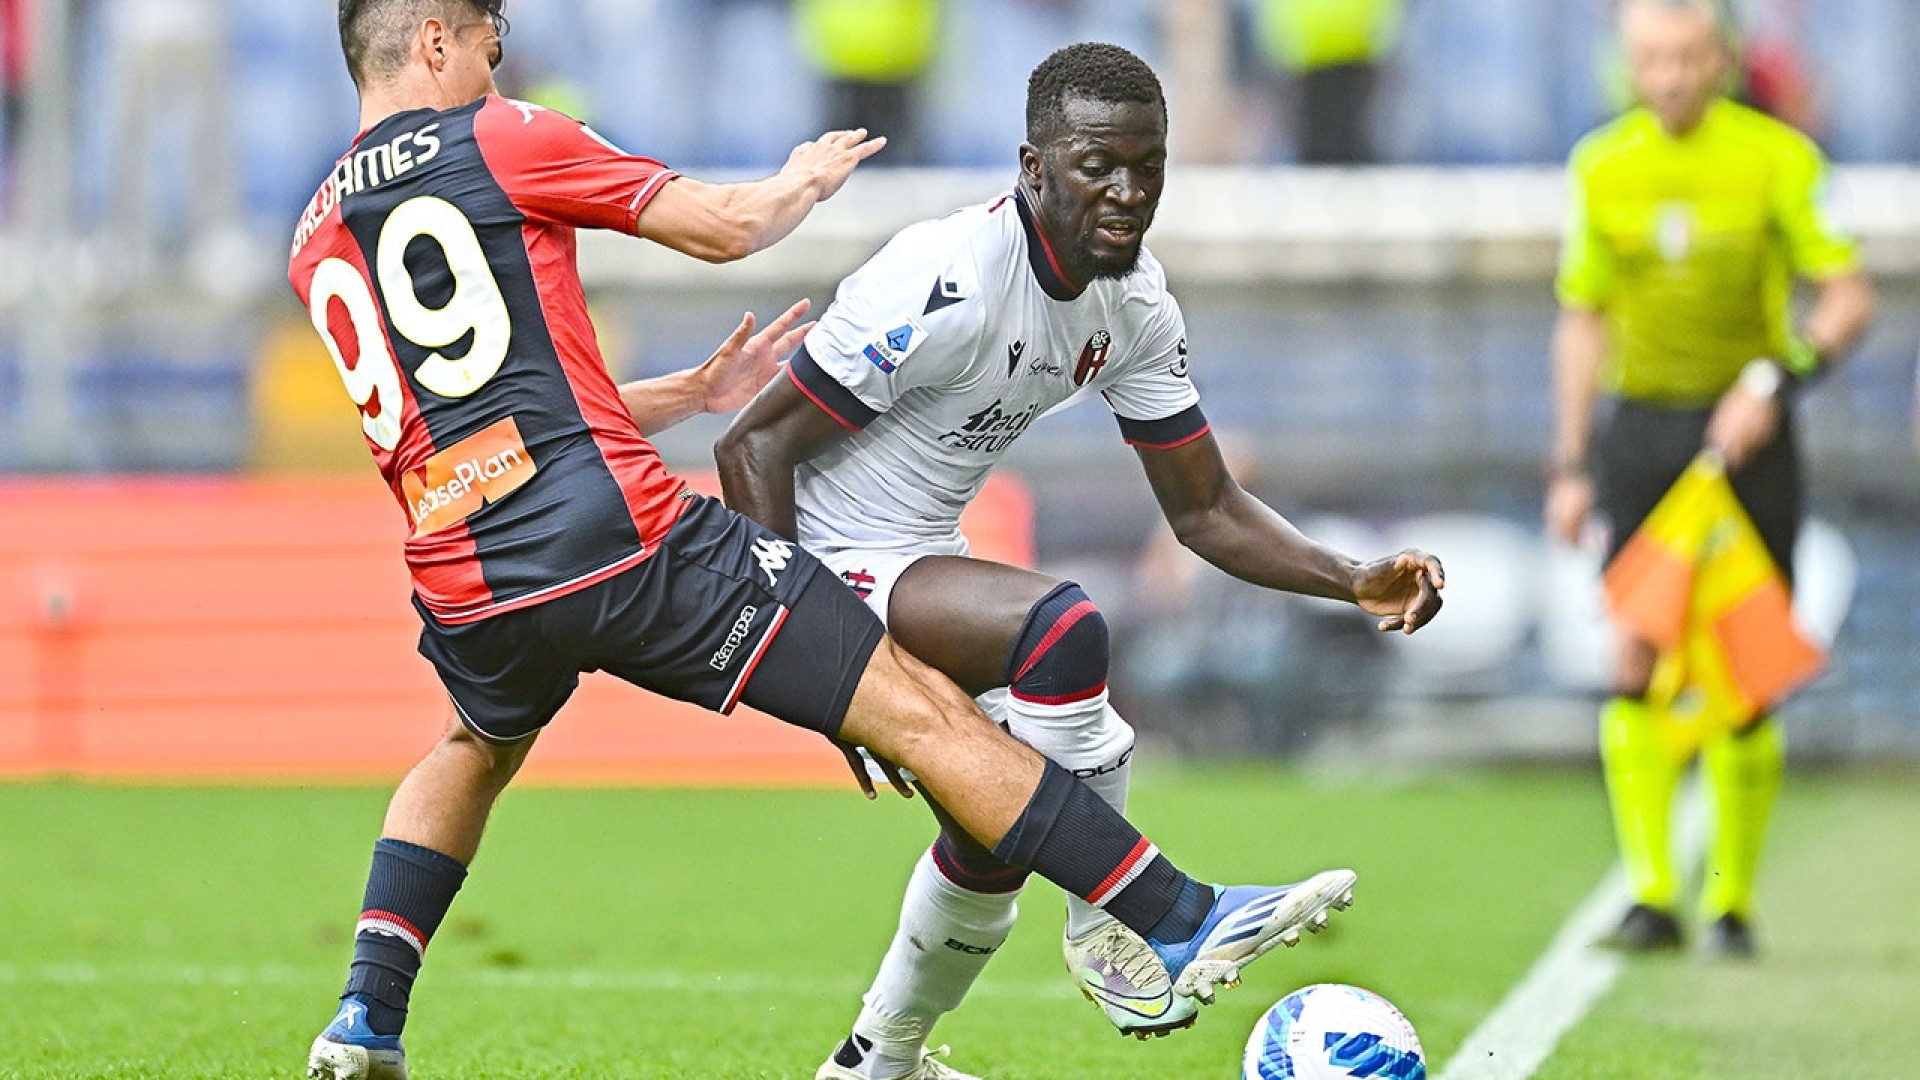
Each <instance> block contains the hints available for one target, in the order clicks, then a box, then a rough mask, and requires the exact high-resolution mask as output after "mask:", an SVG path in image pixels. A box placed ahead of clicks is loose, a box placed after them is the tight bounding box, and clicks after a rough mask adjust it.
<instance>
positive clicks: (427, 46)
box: [419, 19, 448, 70]
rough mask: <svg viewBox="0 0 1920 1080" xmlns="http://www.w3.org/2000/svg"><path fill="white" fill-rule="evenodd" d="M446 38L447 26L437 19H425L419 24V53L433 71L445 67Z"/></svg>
mask: <svg viewBox="0 0 1920 1080" xmlns="http://www.w3.org/2000/svg"><path fill="white" fill-rule="evenodd" d="M447 37H448V35H447V24H446V23H443V22H441V21H440V20H439V19H426V20H424V21H422V22H421V23H420V32H419V38H420V51H421V52H422V53H423V54H424V55H425V56H426V60H427V63H428V64H431V65H432V66H433V67H434V69H435V70H438V69H440V68H442V67H445V66H446V63H447Z"/></svg>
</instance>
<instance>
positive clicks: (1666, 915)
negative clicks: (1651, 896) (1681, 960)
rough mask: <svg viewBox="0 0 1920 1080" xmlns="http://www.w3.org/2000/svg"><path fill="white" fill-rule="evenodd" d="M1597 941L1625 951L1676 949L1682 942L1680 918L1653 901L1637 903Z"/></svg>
mask: <svg viewBox="0 0 1920 1080" xmlns="http://www.w3.org/2000/svg"><path fill="white" fill-rule="evenodd" d="M1597 944H1598V945H1599V946H1600V947H1601V948H1603V949H1612V950H1613V951H1615V952H1623V953H1656V952H1673V951H1674V950H1676V949H1678V948H1679V947H1680V945H1681V936H1680V920H1678V919H1676V918H1674V917H1673V913H1672V912H1670V911H1664V910H1662V909H1660V908H1657V907H1654V906H1652V905H1651V904H1635V905H1633V906H1632V907H1630V908H1628V909H1627V913H1626V914H1625V915H1624V916H1622V917H1621V919H1620V925H1619V926H1616V927H1614V928H1613V931H1612V932H1611V933H1609V934H1607V935H1606V936H1605V937H1602V938H1601V939H1600V940H1599V941H1598V942H1597Z"/></svg>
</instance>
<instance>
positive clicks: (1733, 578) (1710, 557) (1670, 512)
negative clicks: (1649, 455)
mask: <svg viewBox="0 0 1920 1080" xmlns="http://www.w3.org/2000/svg"><path fill="white" fill-rule="evenodd" d="M1606 592H1607V602H1608V604H1609V606H1610V607H1611V608H1612V610H1613V612H1614V616H1615V618H1616V619H1617V620H1618V621H1619V622H1620V623H1621V624H1622V625H1624V626H1626V627H1627V628H1629V629H1631V630H1632V631H1634V632H1635V633H1637V634H1639V635H1640V636H1641V637H1642V638H1644V639H1646V640H1647V641H1650V642H1652V643H1653V644H1654V645H1655V646H1656V647H1658V648H1659V650H1660V654H1661V655H1660V661H1659V663H1658V664H1657V665H1656V666H1655V669H1654V676H1653V683H1652V685H1651V687H1650V688H1649V690H1648V695H1647V696H1648V701H1649V703H1650V704H1653V705H1656V706H1663V707H1665V708H1666V709H1667V710H1669V711H1670V712H1672V713H1673V714H1674V719H1676V720H1683V721H1684V720H1691V721H1693V722H1692V723H1689V724H1687V725H1686V726H1687V727H1690V728H1692V729H1693V732H1694V735H1695V739H1697V740H1698V741H1696V742H1695V745H1696V746H1697V745H1698V743H1699V742H1704V741H1705V740H1706V739H1708V738H1711V737H1712V735H1713V734H1714V733H1716V732H1720V731H1727V730H1732V729H1735V728H1739V727H1743V726H1745V725H1746V724H1747V723H1748V722H1750V721H1751V720H1752V719H1753V718H1754V717H1755V716H1757V715H1759V714H1760V713H1761V712H1763V711H1765V710H1766V709H1767V708H1769V707H1770V706H1772V705H1773V704H1775V703H1776V702H1778V701H1779V700H1780V699H1781V698H1784V697H1785V696H1786V695H1787V694H1789V693H1791V692H1792V691H1794V690H1795V689H1797V688H1798V687H1800V686H1801V685H1803V684H1804V683H1806V682H1807V681H1808V680H1810V679H1812V678H1813V677H1814V676H1815V675H1817V674H1819V672H1820V668H1821V666H1822V665H1823V664H1824V663H1825V662H1826V654H1825V653H1824V651H1823V650H1822V649H1821V648H1820V647H1819V646H1817V645H1815V644H1814V643H1813V642H1812V641H1810V640H1809V639H1808V638H1807V636H1806V635H1805V634H1804V633H1802V632H1801V630H1800V628H1799V626H1798V624H1797V623H1796V622H1795V621H1794V617H1793V603H1792V599H1791V597H1790V596H1789V594H1788V592H1787V585H1786V581H1785V580H1784V579H1783V578H1782V577H1781V574H1780V569H1779V567H1777V566H1775V565H1774V563H1773V559H1772V557H1771V556H1769V555H1768V554H1767V548H1766V545H1765V544H1764V543H1763V542H1761V539H1760V533H1759V532H1758V530H1756V529H1755V528H1754V527H1753V521H1752V519H1750V518H1748V517H1747V514H1746V511H1745V510H1744V509H1742V508H1741V506H1740V501H1739V499H1737V498H1736V497H1735V496H1734V494H1733V485H1731V484H1730V483H1728V482H1727V472H1726V468H1725V466H1724V465H1722V464H1721V462H1720V459H1719V456H1718V455H1716V454H1713V453H1711V452H1708V453H1703V454H1701V455H1700V456H1699V457H1697V458H1695V459H1694V461H1693V463H1692V464H1691V465H1689V466H1688V467H1687V471H1686V472H1684V473H1682V474H1681V476H1680V479H1679V480H1677V481H1675V482H1674V485H1673V487H1672V488H1671V489H1669V490H1668V491H1667V493H1666V495H1664V496H1662V497H1661V500H1660V503H1659V505H1657V506H1655V507H1654V509H1653V513H1651V514H1649V515H1647V520H1646V521H1645V522H1643V523H1642V524H1641V526H1640V528H1639V530H1638V531H1637V532H1635V533H1634V534H1633V536H1632V537H1631V538H1629V539H1628V541H1627V544H1626V546H1625V547H1624V548H1622V549H1621V551H1620V554H1619V555H1618V556H1617V557H1615V559H1614V560H1613V562H1612V564H1611V565H1609V566H1608V567H1607V573H1606ZM1689 741H1693V740H1689Z"/></svg>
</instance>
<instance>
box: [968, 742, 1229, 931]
mask: <svg viewBox="0 0 1920 1080" xmlns="http://www.w3.org/2000/svg"><path fill="white" fill-rule="evenodd" d="M993 853H994V855H995V856H996V857H998V858H1000V859H1002V860H1004V861H1006V862H1009V863H1012V864H1013V865H1015V866H1024V867H1030V868H1032V869H1033V871H1034V872H1035V873H1037V874H1039V875H1040V876H1041V877H1044V878H1046V879H1047V880H1048V881H1051V882H1053V883H1054V884H1055V885H1058V886H1060V887H1061V888H1063V889H1066V890H1067V891H1068V892H1071V893H1072V894H1074V895H1075V896H1078V897H1080V898H1081V899H1083V900H1085V901H1086V902H1087V903H1089V904H1093V905H1095V906H1097V907H1101V908H1105V909H1106V912H1107V914H1109V915H1112V916H1113V917H1114V918H1116V919H1118V920H1120V922H1121V924H1122V925H1124V926H1126V928H1127V929H1129V930H1132V931H1133V932H1134V933H1136V934H1140V935H1141V936H1143V937H1144V936H1145V935H1146V934H1147V932H1148V931H1149V930H1151V929H1153V928H1154V927H1156V926H1158V925H1160V923H1161V921H1162V920H1163V919H1166V918H1167V916H1168V913H1169V912H1171V911H1173V909H1174V907H1175V906H1176V904H1177V903H1178V901H1179V900H1180V899H1181V896H1182V894H1183V892H1184V891H1185V890H1186V889H1187V888H1188V887H1189V886H1190V885H1192V886H1198V887H1200V888H1202V889H1205V888H1206V886H1204V885H1200V884H1199V883H1198V882H1196V881H1194V880H1193V879H1192V878H1190V877H1188V876H1187V875H1185V874H1183V873H1181V872H1180V870H1179V868H1178V867H1176V866H1174V865H1173V862H1172V860H1170V859H1168V858H1167V857H1166V856H1165V855H1162V854H1160V849H1159V848H1157V847H1154V846H1153V843H1152V842H1151V841H1149V840H1148V839H1147V838H1146V837H1144V836H1141V835H1140V830H1138V829H1136V828H1134V827H1133V825H1132V824H1130V823H1129V822H1128V821H1127V819H1126V818H1124V817H1121V816H1120V813H1119V811H1117V810H1115V809H1114V808H1113V807H1111V806H1108V805H1107V804H1106V802H1105V801H1104V800H1102V799H1101V798H1100V796H1098V795H1096V794H1094V793H1093V789H1092V788H1089V787H1087V785H1085V784H1083V783H1081V782H1080V781H1078V780H1076V779H1074V777H1073V774H1072V773H1069V772H1068V771H1066V770H1065V769H1063V768H1061V767H1060V766H1058V765H1055V764H1054V763H1053V762H1051V761H1049V762H1047V763H1046V769H1045V770H1044V771H1043V772H1042V773H1041V774H1040V786H1039V787H1037V788H1035V789H1034V792H1033V798H1032V799H1030V800H1029V801H1028V802H1027V808H1026V809H1025V810H1022V811H1021V812H1020V817H1019V819H1018V820H1016V821H1015V822H1014V823H1013V828H1011V829H1008V830H1007V834H1006V835H1005V836H1003V837H1001V838H1000V843H998V844H996V845H995V846H994V849H993ZM1210 891H1211V890H1209V892H1210ZM1208 904H1209V906H1211V904H1212V901H1211V899H1209V900H1208ZM1182 921H1184V917H1182ZM1194 925H1195V926H1196V927H1198V925H1199V924H1198V923H1197V922H1196V923H1195V924H1194ZM1191 936H1193V935H1192V934H1191V933H1189V934H1188V935H1187V937H1191ZM1174 940H1184V939H1178V938H1176V939H1174Z"/></svg>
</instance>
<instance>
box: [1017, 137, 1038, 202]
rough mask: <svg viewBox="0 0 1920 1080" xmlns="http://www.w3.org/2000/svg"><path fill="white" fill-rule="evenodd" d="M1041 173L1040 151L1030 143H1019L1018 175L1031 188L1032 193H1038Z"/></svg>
mask: <svg viewBox="0 0 1920 1080" xmlns="http://www.w3.org/2000/svg"><path fill="white" fill-rule="evenodd" d="M1043 172H1044V170H1043V168H1042V162H1041V159H1040V149H1039V148H1038V147H1036V146H1034V145H1033V144H1032V143H1028V142H1023V143H1021V144H1020V175H1021V177H1022V178H1024V179H1025V180H1026V182H1027V186H1029V187H1031V188H1033V190H1034V191H1039V190H1040V180H1041V176H1042V174H1043Z"/></svg>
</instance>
